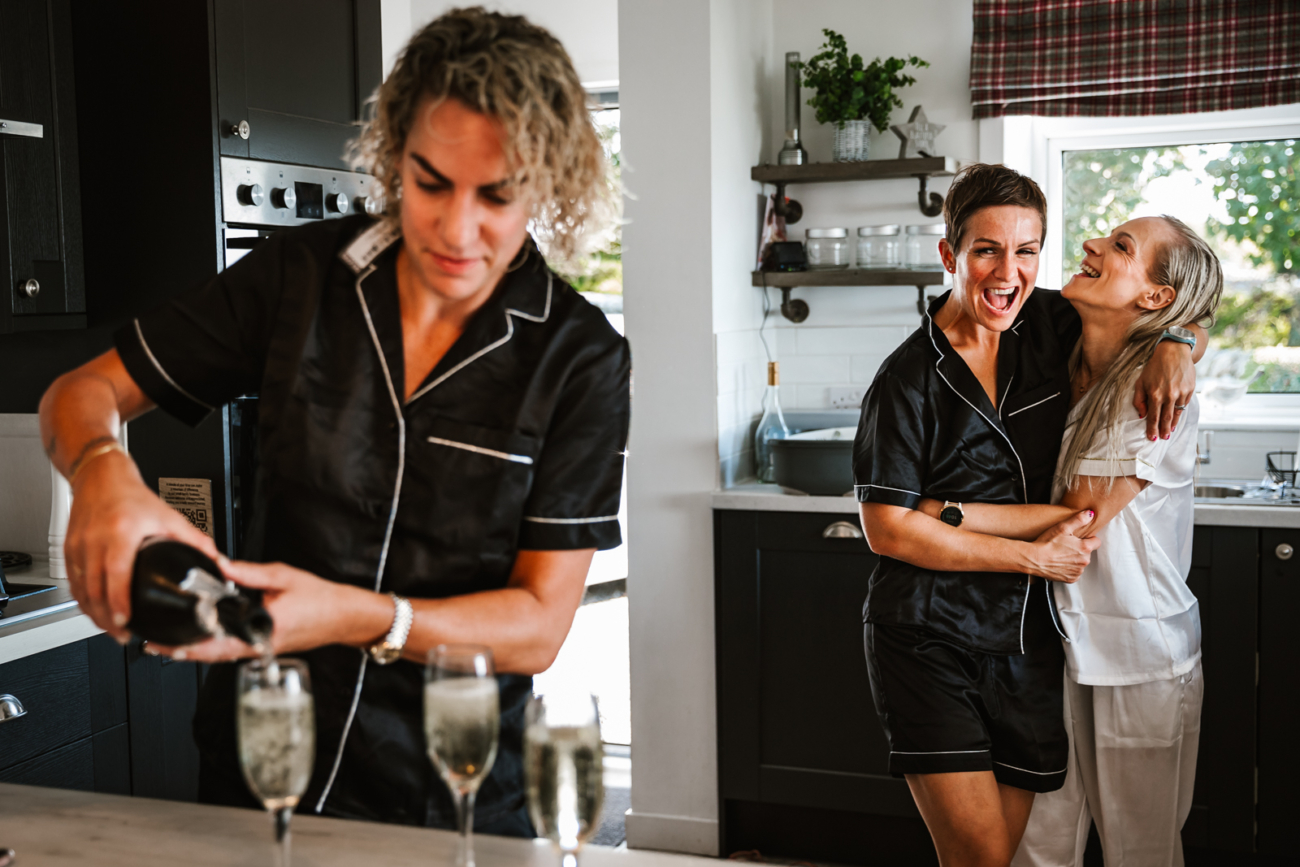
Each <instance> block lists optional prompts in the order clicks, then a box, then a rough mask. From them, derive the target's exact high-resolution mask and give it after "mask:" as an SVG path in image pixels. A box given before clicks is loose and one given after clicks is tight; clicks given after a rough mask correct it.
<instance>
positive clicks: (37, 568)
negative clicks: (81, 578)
mask: <svg viewBox="0 0 1300 867" xmlns="http://www.w3.org/2000/svg"><path fill="white" fill-rule="evenodd" d="M49 575H50V572H49V563H48V561H47V560H45V559H44V558H41V557H37V558H35V559H34V562H33V563H32V565H31V566H30V567H28V568H26V569H21V570H10V571H8V572H6V575H5V577H6V578H7V579H8V580H10V581H15V582H19V583H22V584H51V585H56V586H57V585H66V584H67V581H65V580H62V579H59V578H51V577H49ZM41 595H42V596H44V595H45V594H44V593H42V594H41ZM102 631H103V630H102V629H100V628H99V627H98V626H96V625H95V624H94V622H93V621H92V620H91V619H90V618H89V617H87V616H86V615H84V614H82V613H81V609H80V608H78V607H77V604H76V603H75V602H73V603H71V604H65V605H63V606H61V607H59V608H58V609H57V610H54V611H51V612H49V613H42V614H40V615H38V616H34V617H31V618H29V619H24V620H20V621H18V622H16V623H15V622H8V623H6V622H5V619H4V618H3V617H0V665H2V664H4V663H6V662H11V661H13V660H15V659H22V658H23V657H25V656H31V655H32V654H35V653H41V652H43V651H46V650H53V649H54V648H56V647H62V646H63V645H65V644H71V643H72V642H74V641H81V640H82V639H83V638H90V637H92V636H95V635H98V634H99V633H100V632H102ZM0 845H3V843H0Z"/></svg>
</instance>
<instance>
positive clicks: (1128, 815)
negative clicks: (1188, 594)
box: [1011, 660, 1204, 867]
mask: <svg viewBox="0 0 1300 867" xmlns="http://www.w3.org/2000/svg"><path fill="white" fill-rule="evenodd" d="M1203 691H1204V682H1203V681H1202V679H1201V663H1200V661H1199V660H1198V661H1197V663H1196V667H1195V668H1193V669H1192V670H1191V671H1189V672H1188V673H1187V674H1184V675H1183V676H1182V677H1177V678H1174V679H1172V680H1157V681H1152V682H1150V683H1137V684H1132V685H1130V686H1084V685H1082V684H1078V683H1075V682H1074V681H1072V680H1071V679H1070V677H1069V676H1068V675H1066V677H1065V727H1066V729H1067V730H1068V731H1069V733H1070V759H1069V764H1068V769H1067V771H1066V776H1065V786H1064V788H1061V789H1059V790H1058V791H1055V792H1048V793H1047V794H1045V795H1039V796H1038V797H1037V798H1035V799H1034V809H1033V812H1031V813H1030V815H1029V826H1028V827H1027V828H1026V829H1025V836H1024V839H1023V840H1021V843H1020V849H1019V850H1018V851H1017V852H1016V857H1015V858H1014V859H1012V862H1011V864H1012V867H1082V864H1083V851H1084V848H1085V847H1086V846H1087V843H1088V829H1089V826H1090V825H1091V823H1092V822H1093V821H1095V822H1096V823H1097V834H1098V836H1100V837H1101V846H1102V850H1103V851H1104V852H1105V856H1106V867H1182V865H1183V844H1182V838H1181V835H1180V832H1181V831H1182V827H1183V823H1184V822H1186V821H1187V814H1188V812H1190V811H1191V808H1192V784H1193V783H1194V782H1195V780H1196V749H1197V746H1198V744H1199V743H1200V738H1201V699H1202V695H1203Z"/></svg>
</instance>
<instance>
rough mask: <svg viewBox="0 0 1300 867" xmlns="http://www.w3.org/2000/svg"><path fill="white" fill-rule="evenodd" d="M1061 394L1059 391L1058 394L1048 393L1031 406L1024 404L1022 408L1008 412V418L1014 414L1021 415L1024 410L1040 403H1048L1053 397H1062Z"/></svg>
mask: <svg viewBox="0 0 1300 867" xmlns="http://www.w3.org/2000/svg"><path fill="white" fill-rule="evenodd" d="M1060 396H1061V393H1060V392H1059V391H1058V392H1057V393H1056V394H1052V395H1048V396H1047V397H1045V398H1043V399H1042V400H1040V401H1037V402H1036V403H1031V404H1030V405H1029V406H1022V407H1020V409H1018V410H1016V411H1015V412H1011V413H1007V418H1011V416H1013V415H1019V414H1020V413H1022V412H1024V411H1025V410H1027V409H1033V408H1034V407H1036V406H1038V405H1039V404H1040V403H1047V402H1048V401H1049V400H1051V399H1052V398H1054V397H1060Z"/></svg>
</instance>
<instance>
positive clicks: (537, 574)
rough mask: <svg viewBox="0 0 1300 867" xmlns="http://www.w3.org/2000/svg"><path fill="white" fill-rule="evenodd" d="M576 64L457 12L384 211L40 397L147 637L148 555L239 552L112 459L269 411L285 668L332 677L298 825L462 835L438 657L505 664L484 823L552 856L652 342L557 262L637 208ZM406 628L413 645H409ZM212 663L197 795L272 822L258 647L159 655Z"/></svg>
mask: <svg viewBox="0 0 1300 867" xmlns="http://www.w3.org/2000/svg"><path fill="white" fill-rule="evenodd" d="M586 103H587V100H586V94H585V93H584V91H583V89H582V87H581V85H580V83H579V80H578V76H577V74H576V73H575V72H574V69H573V66H572V63H571V62H570V60H569V57H568V55H567V54H566V53H565V51H564V49H563V47H562V46H561V45H560V43H559V42H558V41H556V40H555V38H554V37H552V36H551V35H550V34H549V33H547V32H546V31H545V30H542V29H541V28H538V27H536V26H534V25H532V24H530V23H529V22H528V21H527V20H525V19H524V18H522V17H515V16H507V15H500V14H494V13H489V12H486V11H484V10H482V9H461V10H454V11H452V12H449V13H447V14H445V15H443V16H442V17H440V18H438V19H436V20H435V21H433V22H432V23H430V24H429V25H428V26H427V27H425V28H424V29H423V30H422V31H420V32H419V33H417V34H416V35H415V36H414V37H413V38H412V39H411V41H410V43H409V44H408V45H407V46H406V49H405V50H404V52H403V53H402V55H401V57H400V58H399V59H398V61H397V63H396V66H395V67H394V69H393V71H392V73H391V74H390V75H389V77H388V79H387V80H386V81H385V82H384V83H383V85H382V86H381V87H380V89H379V92H378V94H377V106H376V111H375V113H374V117H373V119H372V120H371V121H370V122H369V123H368V124H367V126H366V127H365V129H364V131H363V133H362V135H361V137H360V140H359V142H358V143H357V146H356V148H355V154H356V158H357V160H358V162H359V163H360V165H362V166H364V167H366V168H368V169H369V170H370V171H371V172H372V173H373V174H374V175H375V177H376V178H377V179H378V180H379V181H380V182H381V183H382V185H383V188H384V191H385V193H386V199H387V202H388V211H387V214H385V215H384V216H383V218H381V219H378V220H374V219H370V218H368V217H366V216H354V217H348V218H345V219H340V220H328V221H322V222H319V223H315V224H311V225H307V226H303V227H300V228H294V229H287V230H284V231H280V232H277V233H276V234H275V235H274V236H273V237H271V238H270V239H268V240H267V241H265V242H263V243H262V244H260V245H259V246H258V247H257V248H256V249H254V250H253V251H252V252H251V253H250V254H249V255H248V256H246V257H245V258H244V259H242V260H240V261H239V262H238V263H236V264H235V265H233V266H231V267H230V268H228V269H227V270H225V271H224V272H222V273H221V274H219V275H218V276H217V277H215V278H214V279H213V280H212V281H211V282H210V283H208V285H206V286H205V287H203V288H202V289H200V290H198V291H196V292H193V293H189V294H185V295H181V296H179V297H177V298H176V299H175V300H173V301H171V302H170V303H168V304H165V305H164V306H163V307H161V308H160V309H158V310H156V311H154V312H152V313H150V314H149V315H147V316H142V317H140V318H139V319H138V320H136V321H135V322H133V323H131V325H130V326H129V327H127V328H125V329H124V330H123V331H122V332H120V333H119V334H118V335H117V337H116V349H114V350H113V351H110V352H108V353H106V354H105V355H103V356H101V357H99V358H98V359H95V360H94V361H92V362H90V363H88V364H86V365H85V366H83V367H81V368H78V369H77V370H74V371H72V372H71V373H68V374H65V375H64V376H63V377H61V378H60V379H59V380H57V381H56V382H55V384H54V385H53V386H51V388H50V390H49V392H48V393H47V394H46V396H45V399H44V401H43V403H42V406H41V419H42V425H43V434H44V437H45V441H46V445H47V447H48V451H49V453H50V455H51V458H52V459H53V461H54V463H55V465H56V466H57V467H58V468H59V469H60V470H61V471H62V472H64V473H65V474H66V475H68V476H69V478H71V479H72V482H73V489H74V492H75V505H74V506H73V509H72V517H71V523H70V526H69V531H68V541H67V549H66V550H67V556H68V570H69V573H70V577H71V582H72V587H73V591H74V593H75V594H76V596H77V598H78V600H79V601H80V603H81V605H82V608H83V609H84V610H85V611H86V612H87V613H89V614H90V615H91V617H93V618H94V620H95V622H96V623H97V624H98V625H99V626H100V627H102V628H104V629H105V630H107V631H109V632H110V633H112V634H114V635H116V636H118V637H119V638H122V639H125V638H126V632H125V629H124V625H125V624H126V623H127V621H128V618H129V615H130V611H129V607H130V599H129V593H128V587H129V570H130V566H131V563H132V559H133V556H134V553H135V551H136V549H137V548H138V546H139V544H140V542H141V541H142V540H143V539H145V538H146V537H149V536H154V535H167V536H173V537H175V538H178V539H181V540H183V541H187V542H190V543H191V544H194V545H197V546H199V547H201V548H204V549H206V550H208V551H209V552H210V553H212V554H216V553H217V552H216V551H215V549H214V548H213V545H212V543H211V542H210V541H209V540H208V539H207V537H206V536H204V535H202V534H200V533H198V532H197V531H195V530H194V529H193V528H192V527H190V526H189V525H188V524H186V522H185V521H184V520H183V519H181V518H180V516H179V515H178V514H177V513H175V512H174V511H172V510H171V509H170V508H168V507H167V506H166V505H164V504H163V503H162V502H161V501H160V500H159V499H158V498H157V497H156V496H155V495H154V494H153V493H152V492H151V491H150V490H149V489H148V488H147V487H146V486H145V485H144V483H143V482H142V481H141V478H140V475H139V473H138V472H137V470H136V467H135V465H134V463H133V462H132V460H131V458H130V457H129V456H128V455H127V454H125V453H123V452H122V451H120V450H117V449H115V448H114V447H113V446H112V444H113V443H115V442H116V440H115V437H116V435H117V433H118V431H119V427H120V424H121V422H123V421H126V420H129V419H131V418H134V417H136V416H138V415H140V414H142V413H144V412H147V411H149V410H150V409H152V408H154V407H155V406H161V407H162V408H163V409H164V410H166V411H167V412H169V413H171V414H172V415H174V416H176V417H177V418H180V419H182V420H184V421H187V422H189V423H191V424H196V423H198V422H199V421H200V420H202V419H203V418H204V417H205V416H206V415H207V414H208V413H209V412H210V411H211V410H212V408H214V407H220V406H221V405H222V404H224V403H226V402H227V401H229V400H231V399H232V398H234V397H236V396H239V395H242V394H247V393H250V392H256V393H258V394H259V395H260V398H261V403H260V418H259V436H260V447H261V463H260V466H259V471H258V480H257V489H256V491H255V493H254V495H253V500H254V507H253V513H254V517H253V523H252V527H251V531H250V534H249V536H250V543H249V550H248V552H247V556H248V559H249V560H251V561H257V562H256V563H254V562H241V563H234V562H229V561H224V560H223V561H221V562H222V568H223V569H224V570H225V571H226V574H227V577H229V578H231V579H233V580H235V581H238V582H240V583H242V584H246V585H248V586H251V587H256V588H260V589H262V590H264V591H265V598H266V600H267V603H266V604H267V607H268V609H269V610H270V612H271V614H272V616H273V617H274V619H275V634H274V649H275V651H276V652H277V653H281V654H285V653H288V654H294V655H296V656H299V657H301V658H303V659H305V660H307V661H308V663H309V664H310V667H311V675H312V679H313V681H314V686H315V690H314V692H315V701H316V717H317V758H316V765H315V768H314V772H313V775H312V780H311V784H310V787H309V789H308V791H307V795H306V796H305V797H304V798H303V800H302V802H301V805H300V807H299V809H303V810H309V811H312V812H316V813H322V814H325V815H332V816H344V817H352V818H358V819H371V820H380V821H389V822H401V823H406V824H412V825H428V826H437V827H453V826H454V825H455V822H456V812H455V807H454V805H453V802H452V798H451V796H450V794H449V792H448V791H447V788H446V787H445V786H444V785H443V784H442V783H441V782H440V781H439V779H438V777H437V775H436V774H435V772H434V770H433V768H432V767H431V765H430V763H429V760H428V758H427V757H426V755H425V743H424V734H423V730H422V725H421V706H422V703H421V695H422V664H423V662H424V660H425V656H426V654H427V653H428V651H429V649H430V648H432V647H434V646H436V645H439V644H443V643H471V644H479V645H486V646H488V647H490V648H491V649H492V651H493V653H494V654H495V660H496V670H497V672H498V674H499V675H500V677H499V682H500V698H501V729H500V731H501V735H500V752H499V754H498V757H497V759H496V763H495V766H494V767H493V769H492V771H491V773H490V775H489V776H488V777H487V779H486V781H485V782H484V783H483V785H482V788H481V789H480V790H479V792H478V803H477V809H476V810H475V824H476V825H477V826H478V828H479V830H481V831H487V832H489V833H502V834H514V835H521V836H531V835H532V828H531V826H530V824H529V821H528V818H527V815H526V812H525V810H524V793H523V779H522V770H521V756H520V750H521V734H522V725H523V708H524V702H525V701H526V699H527V697H528V695H529V694H530V692H531V675H532V674H534V673H537V672H540V671H542V670H544V669H546V668H547V667H548V666H549V665H550V664H551V661H552V660H553V659H554V658H555V655H556V653H557V652H558V650H559V648H560V645H561V643H562V642H563V641H564V637H565V635H566V633H567V632H568V629H569V626H570V623H571V622H572V619H573V615H574V612H575V611H576V609H577V607H578V604H579V601H580V600H581V597H582V591H583V581H584V579H585V576H586V573H587V568H588V564H589V563H590V561H591V557H592V554H593V552H594V551H595V550H597V549H603V548H610V547H614V546H616V545H618V544H619V541H620V537H619V525H618V522H617V520H616V515H617V513H618V503H619V490H620V482H621V475H622V452H623V451H624V447H625V443H626V440H627V428H628V404H629V375H630V374H629V370H630V356H629V350H628V346H627V342H626V341H625V340H624V339H623V338H622V337H621V336H619V334H618V333H617V332H615V331H614V329H613V328H611V327H610V325H609V324H608V322H607V321H606V319H605V317H604V316H603V315H602V314H601V312H600V311H599V310H597V309H596V308H595V307H593V306H591V305H590V304H588V303H587V302H586V301H584V300H583V299H582V298H581V297H580V296H579V295H578V294H577V293H576V292H574V291H573V290H572V289H571V288H570V287H569V286H568V285H566V284H565V282H564V281H563V280H562V279H561V278H560V277H558V276H557V275H556V274H555V273H554V272H553V271H552V270H551V269H550V268H549V267H548V266H547V263H546V261H544V260H543V258H542V255H541V254H540V253H539V252H538V248H537V246H536V245H535V244H534V243H533V240H532V238H531V237H530V235H529V229H530V226H531V227H533V228H534V230H535V231H537V232H539V233H540V235H541V237H539V240H540V241H542V242H543V243H544V244H545V246H546V247H547V252H548V254H549V255H550V256H551V257H552V259H553V260H557V259H558V260H566V259H572V258H573V257H575V256H577V255H579V254H580V253H581V252H582V250H583V246H584V243H585V242H586V240H587V239H589V238H590V237H592V236H593V235H594V234H595V233H597V232H598V231H599V230H600V229H602V228H603V227H604V225H605V223H606V220H607V218H608V217H609V216H611V215H612V213H613V210H614V208H615V207H616V199H615V189H614V187H613V185H612V184H611V183H610V182H609V180H608V177H609V176H608V171H607V166H606V163H605V158H604V156H603V153H602V150H601V146H600V141H599V139H598V137H597V133H596V131H595V129H594V127H593V125H592V122H591V119H590V116H589V114H588V110H587V104H586ZM408 623H409V633H408V632H407V631H406V629H405V627H406V625H407V624H408ZM150 649H151V650H153V651H154V652H163V653H172V654H173V655H174V656H175V657H177V658H181V657H182V655H183V654H184V656H185V658H188V659H191V660H196V659H197V660H205V661H211V662H214V663H217V664H215V665H213V667H212V669H211V671H210V673H209V674H208V677H207V681H206V684H205V686H204V689H203V694H202V696H201V698H200V706H199V712H198V715H197V718H196V725H195V734H196V738H197V740H198V743H199V747H200V752H201V755H202V766H201V775H200V790H201V792H200V796H201V798H202V799H203V800H206V801H209V802H215V803H226V804H244V805H247V806H250V807H255V806H258V802H257V801H255V800H254V799H253V798H252V796H251V795H250V794H249V792H248V789H247V787H246V785H245V783H244V781H243V779H242V777H241V776H240V772H239V763H238V761H237V758H236V749H235V747H236V744H235V718H234V710H235V709H234V700H235V687H234V674H235V672H234V665H233V664H231V661H232V660H234V659H237V658H239V657H241V656H247V655H250V653H251V649H250V648H248V647H247V646H245V645H242V644H240V643H238V642H236V641H235V640H233V639H224V640H221V641H212V642H208V643H206V644H203V645H198V646H195V647H190V648H184V649H176V650H173V649H170V648H152V647H151V648H150Z"/></svg>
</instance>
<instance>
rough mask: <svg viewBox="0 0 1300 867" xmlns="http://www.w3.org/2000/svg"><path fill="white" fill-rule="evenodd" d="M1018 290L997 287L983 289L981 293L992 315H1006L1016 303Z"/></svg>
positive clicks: (1013, 287)
mask: <svg viewBox="0 0 1300 867" xmlns="http://www.w3.org/2000/svg"><path fill="white" fill-rule="evenodd" d="M1019 291H1020V290H1019V289H1017V288H1016V287H1015V286H1007V287H1005V288H1003V287H997V288H988V289H985V290H984V292H983V293H982V294H983V296H984V303H985V304H987V305H988V306H989V309H991V310H992V311H993V312H994V313H1006V312H1007V311H1008V310H1010V309H1011V308H1012V307H1013V306H1014V305H1015V303H1016V295H1017V293H1019Z"/></svg>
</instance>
